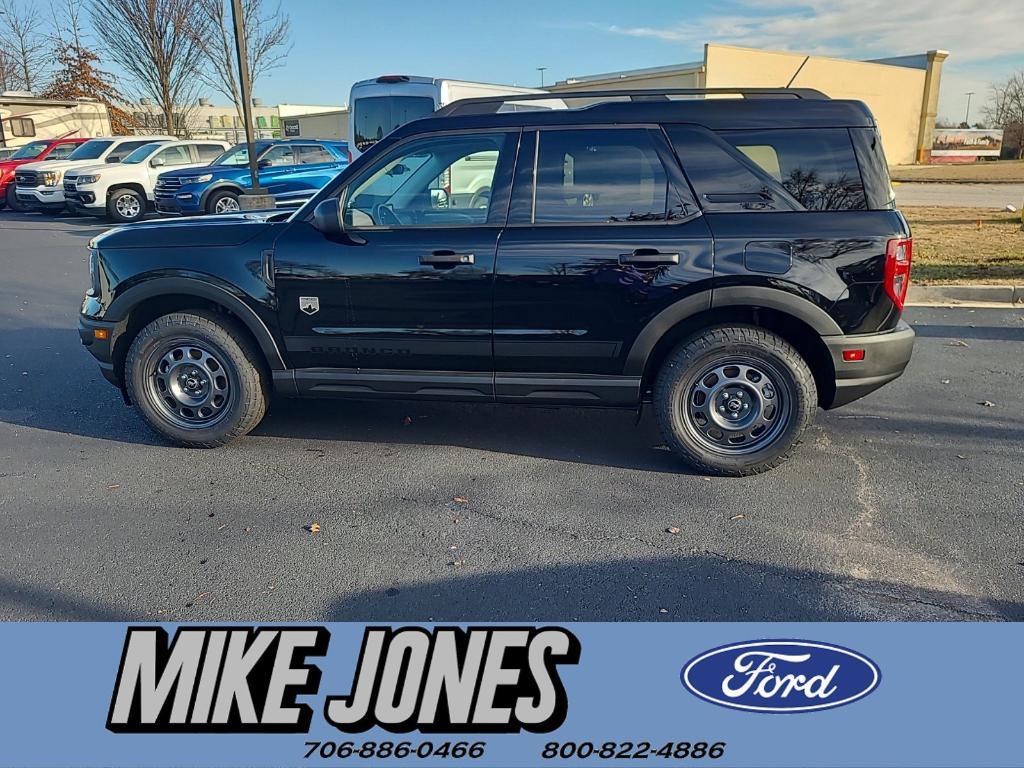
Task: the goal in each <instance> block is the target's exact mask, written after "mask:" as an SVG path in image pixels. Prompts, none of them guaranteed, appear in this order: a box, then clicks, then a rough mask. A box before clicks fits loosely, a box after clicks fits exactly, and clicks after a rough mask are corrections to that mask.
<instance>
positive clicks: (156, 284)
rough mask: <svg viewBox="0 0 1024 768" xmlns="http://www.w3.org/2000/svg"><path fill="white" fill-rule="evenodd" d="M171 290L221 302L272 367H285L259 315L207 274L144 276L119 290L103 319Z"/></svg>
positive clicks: (114, 317)
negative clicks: (239, 322)
mask: <svg viewBox="0 0 1024 768" xmlns="http://www.w3.org/2000/svg"><path fill="white" fill-rule="evenodd" d="M170 294H184V295H187V296H196V297H198V298H202V299H207V300H209V301H212V302H214V303H215V304H220V305H221V306H223V307H224V308H225V309H227V310H229V311H230V312H231V313H232V314H233V315H234V316H235V317H237V318H238V319H239V320H241V321H242V323H243V324H244V325H245V327H246V328H248V329H249V332H250V333H251V334H252V335H253V338H255V339H256V343H257V344H259V346H260V350H261V351H262V352H263V355H264V357H265V358H266V360H267V364H268V365H269V366H270V368H271V370H275V371H278V370H284V369H286V368H287V367H288V366H287V365H285V362H284V358H283V357H282V356H281V350H280V349H279V348H278V346H277V341H276V340H275V339H274V335H273V334H272V333H271V332H270V329H269V328H268V327H267V324H266V323H264V322H263V320H262V318H260V316H259V315H257V314H256V312H255V311H254V310H253V309H252V307H250V306H249V305H248V304H247V303H246V302H245V301H243V300H242V298H240V297H239V296H238V295H236V294H235V293H234V292H232V291H230V290H228V289H227V288H224V287H221V286H220V285H218V284H216V283H212V282H210V281H209V278H208V277H206V278H202V279H200V278H198V277H189V276H183V275H174V276H165V277H155V278H153V279H150V280H146V281H145V282H142V283H139V284H137V285H134V286H132V287H131V288H129V289H127V290H126V291H125V292H124V293H121V294H119V295H118V296H117V298H116V299H114V300H113V301H112V302H111V304H110V306H109V307H108V308H107V311H106V312H105V313H104V319H105V320H109V321H111V322H115V323H119V322H122V321H124V320H125V319H127V317H128V316H129V314H130V313H131V312H132V310H133V309H135V307H137V306H139V304H141V303H142V302H144V301H146V300H147V299H152V298H155V297H158V296H167V295H170Z"/></svg>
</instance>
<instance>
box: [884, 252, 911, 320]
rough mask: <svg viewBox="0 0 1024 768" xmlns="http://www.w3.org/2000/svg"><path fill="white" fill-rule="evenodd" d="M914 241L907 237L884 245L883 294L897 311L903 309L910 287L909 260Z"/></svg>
mask: <svg viewBox="0 0 1024 768" xmlns="http://www.w3.org/2000/svg"><path fill="white" fill-rule="evenodd" d="M913 251H914V241H913V239H912V238H909V237H901V238H900V239H898V240H890V241H889V242H888V243H886V244H885V292H886V293H887V294H888V295H889V298H890V299H892V303H893V304H895V305H896V308H897V309H903V302H904V301H905V300H906V298H907V289H908V288H909V287H910V260H911V257H912V256H913Z"/></svg>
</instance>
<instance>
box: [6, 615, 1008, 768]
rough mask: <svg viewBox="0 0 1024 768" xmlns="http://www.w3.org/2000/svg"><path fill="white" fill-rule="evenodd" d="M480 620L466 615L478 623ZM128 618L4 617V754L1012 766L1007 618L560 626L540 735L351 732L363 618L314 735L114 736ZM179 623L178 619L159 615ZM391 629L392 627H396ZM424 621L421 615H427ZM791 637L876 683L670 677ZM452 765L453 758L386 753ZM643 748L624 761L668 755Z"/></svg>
mask: <svg viewBox="0 0 1024 768" xmlns="http://www.w3.org/2000/svg"><path fill="white" fill-rule="evenodd" d="M477 625H478V624H476V623H474V626H477ZM127 626H129V625H127V624H113V623H111V624H97V623H75V624H4V625H0V651H2V653H0V765H2V766H20V767H22V768H31V767H33V766H79V765H82V766H110V767H111V768H119V767H120V766H126V767H127V766H138V767H139V768H143V767H148V766H164V765H175V766H242V765H245V766H275V767H277V768H280V766H291V765H316V764H345V765H372V764H375V763H374V761H372V760H369V761H368V760H359V759H355V758H350V759H348V760H345V761H342V760H339V759H338V758H332V759H329V760H323V759H320V758H317V759H310V760H304V759H303V755H304V754H305V751H306V749H305V747H304V743H305V742H306V741H310V740H324V741H336V742H342V741H367V740H376V741H383V740H389V741H395V742H397V741H413V742H417V741H426V740H429V741H433V742H435V743H437V742H440V741H445V740H448V741H455V740H458V739H460V738H461V739H462V740H466V741H486V742H487V750H486V755H485V756H484V757H483V758H482V759H479V760H464V761H463V762H465V763H467V764H470V765H478V766H524V765H539V764H543V765H559V764H566V763H572V764H577V765H583V766H585V765H611V764H616V763H614V762H612V761H601V760H599V759H597V758H596V756H594V757H591V758H588V759H586V760H570V761H558V760H542V759H541V758H540V752H541V750H542V749H543V747H544V745H545V744H546V743H548V742H550V741H559V742H565V741H570V740H575V741H591V742H594V743H595V744H600V743H603V742H606V741H633V742H637V741H650V742H652V744H654V745H655V747H657V746H659V745H660V744H663V743H665V742H668V741H690V742H697V741H707V742H715V741H725V742H727V747H726V751H725V755H724V756H723V757H722V758H720V759H718V760H709V759H707V758H704V759H703V760H699V761H687V762H690V763H692V764H697V765H700V764H705V765H715V766H750V767H751V768H754V767H760V766H778V767H780V768H781V767H782V766H785V767H786V768H799V767H800V766H823V767H829V768H831V767H832V766H835V767H836V768H838V767H840V766H843V767H847V766H864V767H867V766H929V767H930V768H939V767H942V766H950V767H952V766H972V767H975V766H993V767H994V766H1022V765H1024V749H1022V746H1021V743H1022V739H1021V733H1022V730H1024V719H1022V714H1024V706H1022V696H1024V664H1022V659H1021V657H1022V650H1024V625H1015V624H966V623H958V624H739V623H729V624H726V623H715V624H669V623H665V624H564V625H559V626H565V627H568V628H569V629H571V630H572V631H573V632H574V633H575V634H576V635H577V637H578V638H579V639H580V642H581V644H582V649H583V650H582V655H581V658H580V663H579V665H578V666H575V667H573V666H568V667H560V673H561V677H562V680H563V681H564V683H565V687H566V690H567V691H568V697H569V714H568V717H567V719H566V721H565V724H564V725H563V726H562V727H561V728H560V729H558V730H557V731H555V732H553V733H549V734H528V733H523V734H520V735H480V734H467V735H466V736H464V737H459V736H457V735H450V736H449V735H443V734H419V733H415V732H414V733H410V734H408V735H398V734H390V733H387V732H385V731H380V730H373V731H369V732H368V733H366V734H361V735H356V736H353V735H351V734H345V733H342V732H341V731H338V730H337V729H335V728H333V727H332V726H330V725H329V724H328V723H327V722H326V721H325V720H324V718H323V714H322V713H323V701H324V698H325V696H327V695H338V694H346V693H348V692H349V690H350V688H351V683H352V675H353V672H354V669H355V665H356V659H357V655H358V652H359V646H360V644H361V642H362V635H363V629H364V625H362V624H327V625H325V626H327V627H328V628H329V629H330V631H331V643H330V648H329V650H328V653H327V655H326V657H320V658H313V657H311V658H310V661H311V662H312V663H314V664H317V665H318V666H319V667H320V668H321V669H322V670H323V679H322V681H321V684H320V692H319V693H318V694H317V695H316V696H314V697H303V698H302V699H300V700H302V701H305V702H306V703H309V704H311V705H312V707H313V709H314V713H315V714H314V718H313V725H312V727H311V729H310V733H309V734H308V736H307V735H304V734H287V735H270V734H258V735H244V734H238V735H233V734H226V735H222V734H200V735H178V734H175V735H164V734H114V733H111V732H109V731H107V730H106V728H105V723H106V717H107V711H108V708H109V705H110V698H111V694H112V692H113V686H114V680H115V676H116V674H117V668H118V663H119V660H120V655H121V650H122V647H123V644H124V638H125V630H126V628H127ZM165 626H166V628H167V629H168V632H170V633H172V634H173V630H174V628H175V627H176V625H165ZM395 626H399V625H395ZM424 626H430V625H424ZM769 638H795V639H802V640H812V641H820V642H826V643H835V644H838V645H842V646H845V647H848V648H851V649H852V650H854V651H857V652H859V653H861V654H864V655H866V656H868V657H869V658H870V659H872V660H873V661H875V662H876V663H877V664H878V666H879V668H880V669H881V673H882V682H881V685H880V686H879V687H878V689H877V690H876V691H875V692H873V693H872V694H870V695H869V696H867V697H865V698H864V699H861V700H859V701H856V702H854V703H852V704H850V705H848V706H843V707H839V708H837V709H831V710H824V711H818V712H809V713H801V714H788V715H778V714H763V713H756V712H744V711H736V710H730V709H725V708H723V707H720V706H716V705H713V704H710V703H707V702H705V701H702V700H700V699H699V698H697V697H696V696H694V695H693V694H691V693H690V692H689V691H688V690H686V688H684V687H683V685H682V684H681V682H680V679H679V673H680V670H681V668H682V667H683V665H684V664H685V663H686V662H687V661H689V660H690V659H691V658H693V657H694V656H697V655H698V654H700V653H702V652H704V651H707V650H710V649H711V648H714V647H716V646H721V645H725V644H729V643H736V642H743V641H749V640H760V639H769ZM385 762H387V763H388V764H392V765H393V764H399V765H428V764H430V765H433V764H439V763H440V764H449V765H454V764H456V762H457V761H451V760H449V761H439V760H433V759H431V760H427V761H423V760H416V759H414V758H411V757H409V758H404V759H402V760H389V761H385ZM676 762H678V761H671V760H662V759H660V758H653V757H652V758H649V759H648V760H646V761H644V760H631V761H624V762H622V763H619V764H629V765H637V764H654V765H657V764H676Z"/></svg>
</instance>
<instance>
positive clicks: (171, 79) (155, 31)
mask: <svg viewBox="0 0 1024 768" xmlns="http://www.w3.org/2000/svg"><path fill="white" fill-rule="evenodd" d="M90 10H91V11H92V26H93V29H94V30H95V32H96V35H97V36H98V37H99V38H100V40H101V41H102V43H103V46H104V49H105V51H106V54H107V56H108V58H109V59H110V60H111V61H113V62H115V63H116V64H118V65H119V66H120V67H121V69H123V70H124V71H125V73H126V74H127V75H128V77H129V78H130V80H131V81H132V83H133V85H134V87H135V90H136V92H137V93H138V95H139V96H142V97H146V98H149V99H152V100H153V101H154V102H155V103H156V105H157V106H158V108H159V109H160V112H161V113H162V116H163V123H164V126H166V130H167V132H168V133H176V134H179V135H180V134H187V133H188V116H189V113H190V112H191V111H193V110H194V109H195V98H196V94H197V92H198V89H199V75H200V71H201V69H202V62H203V52H202V50H201V49H200V47H199V46H198V45H197V43H196V40H197V39H199V38H201V37H203V36H204V35H206V34H208V24H207V21H206V19H205V17H204V15H203V14H201V13H199V11H198V6H197V5H196V4H195V2H194V1H193V0H91V2H90Z"/></svg>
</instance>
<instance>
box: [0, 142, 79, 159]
mask: <svg viewBox="0 0 1024 768" xmlns="http://www.w3.org/2000/svg"><path fill="white" fill-rule="evenodd" d="M69 146H73V145H69ZM44 149H46V142H45V141H34V142H32V143H31V144H26V145H25V146H24V147H22V148H21V149H19V150H17V151H15V152H14V154H13V155H11V157H13V158H14V159H15V160H27V159H31V158H33V157H39V155H40V154H42V152H43V150H44ZM54 151H56V150H54ZM50 157H53V153H52V152H51V153H50V154H49V155H47V158H50Z"/></svg>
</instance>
